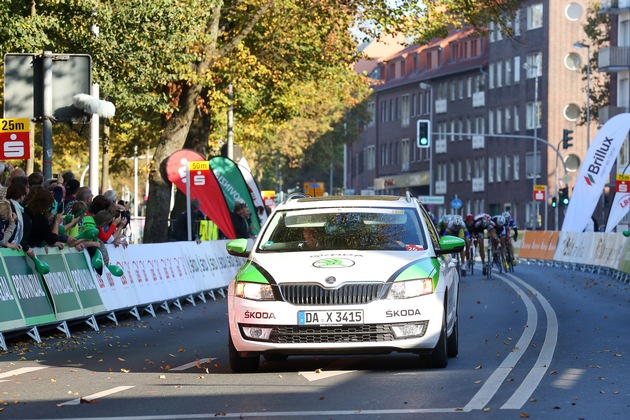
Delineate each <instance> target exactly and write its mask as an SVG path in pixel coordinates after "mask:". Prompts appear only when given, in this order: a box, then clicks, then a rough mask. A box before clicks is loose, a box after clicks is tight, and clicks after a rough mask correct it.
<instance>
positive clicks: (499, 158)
mask: <svg viewBox="0 0 630 420" xmlns="http://www.w3.org/2000/svg"><path fill="white" fill-rule="evenodd" d="M496 159H497V167H496V170H497V182H501V181H502V178H503V156H497V158H496Z"/></svg>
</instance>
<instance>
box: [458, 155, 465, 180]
mask: <svg viewBox="0 0 630 420" xmlns="http://www.w3.org/2000/svg"><path fill="white" fill-rule="evenodd" d="M463 180H464V168H463V165H462V161H461V160H458V161H457V181H459V182H462V181H463Z"/></svg>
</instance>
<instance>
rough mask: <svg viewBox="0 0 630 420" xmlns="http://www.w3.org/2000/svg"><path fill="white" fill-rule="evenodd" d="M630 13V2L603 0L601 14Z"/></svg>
mask: <svg viewBox="0 0 630 420" xmlns="http://www.w3.org/2000/svg"><path fill="white" fill-rule="evenodd" d="M628 11H630V0H601V1H600V9H599V13H600V14H607V15H617V14H619V13H623V12H628Z"/></svg>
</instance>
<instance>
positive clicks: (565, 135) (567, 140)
mask: <svg viewBox="0 0 630 420" xmlns="http://www.w3.org/2000/svg"><path fill="white" fill-rule="evenodd" d="M572 133H573V130H567V129H566V128H565V129H564V130H562V148H563V149H568V148H569V147H571V146H573V144H572V143H571V140H573V136H571V134H572Z"/></svg>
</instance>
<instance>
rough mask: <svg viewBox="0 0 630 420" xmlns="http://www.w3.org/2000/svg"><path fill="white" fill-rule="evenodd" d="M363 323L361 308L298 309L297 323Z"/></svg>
mask: <svg viewBox="0 0 630 420" xmlns="http://www.w3.org/2000/svg"><path fill="white" fill-rule="evenodd" d="M345 324H363V310H362V309H360V310H354V311H299V312H298V325H345Z"/></svg>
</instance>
